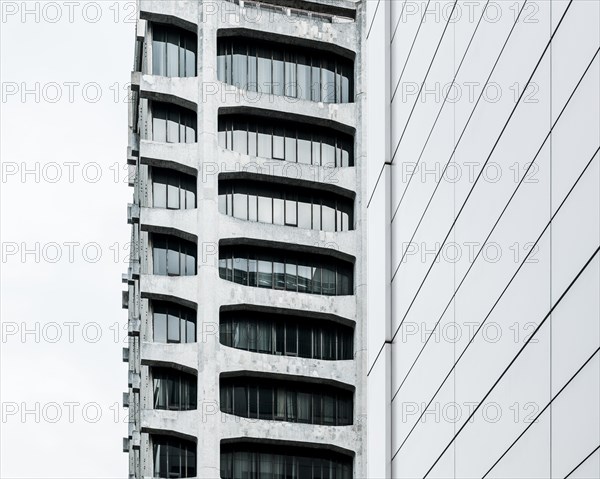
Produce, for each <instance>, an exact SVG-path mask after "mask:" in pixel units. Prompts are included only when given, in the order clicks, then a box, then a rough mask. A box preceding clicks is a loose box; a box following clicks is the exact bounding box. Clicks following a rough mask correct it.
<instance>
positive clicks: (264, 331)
mask: <svg viewBox="0 0 600 479" xmlns="http://www.w3.org/2000/svg"><path fill="white" fill-rule="evenodd" d="M363 10H364V6H363V5H362V3H361V2H355V1H351V0H322V1H321V0H320V1H316V0H298V1H284V0H265V1H260V2H255V1H242V0H235V1H225V0H186V1H183V0H182V1H174V0H164V1H162V0H139V2H138V15H139V17H138V22H137V29H136V41H135V61H134V68H133V72H132V79H131V100H132V101H131V106H130V115H129V149H128V160H127V161H128V163H129V164H130V165H131V167H132V170H135V174H134V175H132V178H131V181H130V183H131V186H133V191H134V200H133V203H132V204H130V205H129V208H128V221H129V222H130V223H131V224H132V248H131V262H130V267H129V270H128V273H127V274H126V275H124V277H123V281H124V282H125V283H127V285H128V286H127V291H126V292H124V296H123V306H124V307H126V308H127V309H128V315H129V347H128V348H126V349H125V350H124V360H125V361H127V362H128V369H129V389H128V391H127V393H125V394H124V403H125V405H126V406H128V407H129V434H128V437H127V438H126V439H124V447H123V449H124V451H126V452H128V453H129V477H131V478H140V479H141V478H144V477H171V478H174V477H198V478H211V479H212V478H218V477H222V478H229V479H237V478H247V479H252V478H257V479H258V478H259V477H260V478H261V479H267V478H269V479H270V478H273V479H275V478H283V477H286V478H306V479H309V478H310V479H312V478H314V479H317V478H319V479H326V478H327V479H350V478H352V477H364V476H365V474H366V470H365V467H366V464H365V460H364V452H363V447H364V445H365V442H364V440H363V438H364V434H363V431H364V416H365V404H366V398H365V390H364V385H363V381H361V378H362V377H364V376H365V375H366V371H365V370H364V366H365V364H366V354H365V344H364V339H363V336H364V323H363V317H364V311H363V308H364V307H365V306H364V301H363V298H364V296H365V292H364V273H363V271H364V268H365V266H364V254H363V241H362V231H363V224H364V220H365V218H364V213H363V211H364V208H363V207H362V205H363V191H364V186H363V181H362V178H364V177H365V175H364V174H363V172H365V171H366V170H365V168H366V165H365V164H364V153H363V136H362V127H361V122H362V118H363V114H362V110H363V104H364V94H363V77H362V72H363V68H362V62H363V52H362V44H363V38H364V33H363V22H364V12H363Z"/></svg>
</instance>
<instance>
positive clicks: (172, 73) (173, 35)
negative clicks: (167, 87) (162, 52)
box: [167, 30, 179, 77]
mask: <svg viewBox="0 0 600 479" xmlns="http://www.w3.org/2000/svg"><path fill="white" fill-rule="evenodd" d="M167 76H169V77H176V76H179V35H178V34H177V32H176V31H173V30H170V31H169V32H168V33H167Z"/></svg>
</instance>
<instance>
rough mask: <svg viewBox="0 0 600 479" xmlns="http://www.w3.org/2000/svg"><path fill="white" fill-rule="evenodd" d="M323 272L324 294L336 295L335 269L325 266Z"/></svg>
mask: <svg viewBox="0 0 600 479" xmlns="http://www.w3.org/2000/svg"><path fill="white" fill-rule="evenodd" d="M321 272H322V275H323V294H325V295H330V296H331V295H335V294H336V289H335V271H334V270H332V269H330V268H323V269H322V270H321Z"/></svg>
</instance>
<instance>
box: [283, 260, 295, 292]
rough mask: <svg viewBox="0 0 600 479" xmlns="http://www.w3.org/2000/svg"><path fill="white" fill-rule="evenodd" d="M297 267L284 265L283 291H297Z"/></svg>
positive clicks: (289, 264)
mask: <svg viewBox="0 0 600 479" xmlns="http://www.w3.org/2000/svg"><path fill="white" fill-rule="evenodd" d="M297 268H298V267H297V265H295V264H293V263H286V265H285V289H286V290H287V291H298V272H297Z"/></svg>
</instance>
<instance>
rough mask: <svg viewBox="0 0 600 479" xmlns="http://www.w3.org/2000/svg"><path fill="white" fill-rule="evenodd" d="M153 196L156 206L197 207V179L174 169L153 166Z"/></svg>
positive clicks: (172, 207)
mask: <svg viewBox="0 0 600 479" xmlns="http://www.w3.org/2000/svg"><path fill="white" fill-rule="evenodd" d="M152 197H153V206H154V207H155V208H170V209H180V208H181V209H185V208H195V207H196V179H195V178H194V177H192V176H189V175H185V174H183V173H179V172H176V171H173V170H168V169H164V168H153V169H152Z"/></svg>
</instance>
